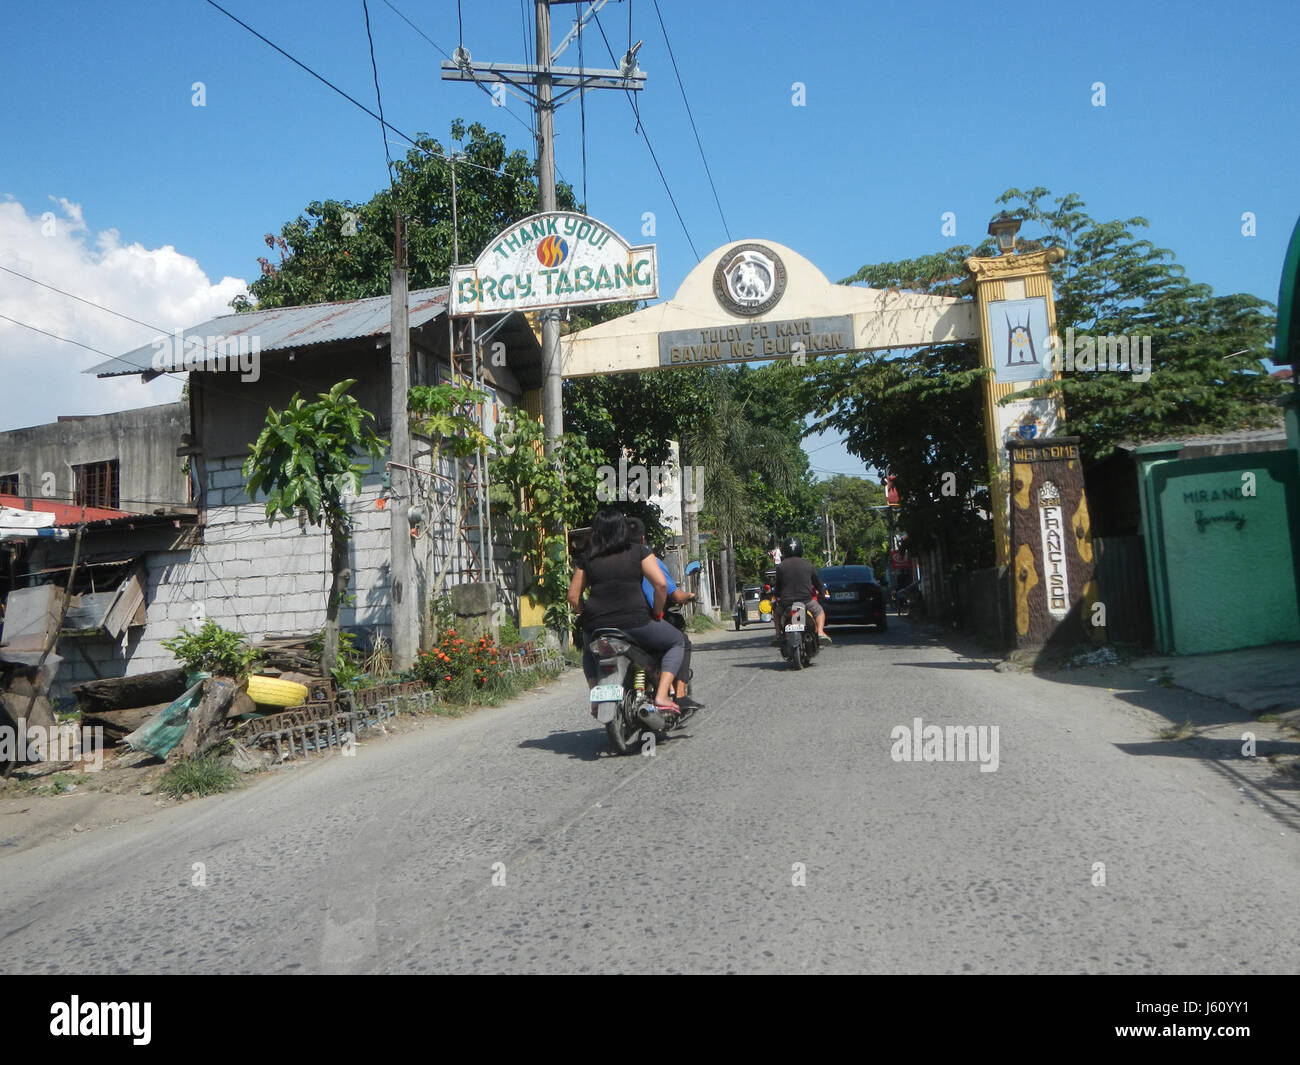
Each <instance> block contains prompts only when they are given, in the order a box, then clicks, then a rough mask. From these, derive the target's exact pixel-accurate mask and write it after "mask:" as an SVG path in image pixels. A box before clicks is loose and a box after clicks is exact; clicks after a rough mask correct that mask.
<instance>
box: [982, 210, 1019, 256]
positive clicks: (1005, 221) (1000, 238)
mask: <svg viewBox="0 0 1300 1065" xmlns="http://www.w3.org/2000/svg"><path fill="white" fill-rule="evenodd" d="M1018 232H1020V219H1019V218H1010V217H1008V216H1007V215H1005V214H1002V215H999V216H998V217H997V218H995V219H993V221H992V222H990V223H989V236H990V237H994V238H996V240H997V242H998V254H999V255H1011V254H1013V253H1014V252H1015V250H1016V234H1017V233H1018Z"/></svg>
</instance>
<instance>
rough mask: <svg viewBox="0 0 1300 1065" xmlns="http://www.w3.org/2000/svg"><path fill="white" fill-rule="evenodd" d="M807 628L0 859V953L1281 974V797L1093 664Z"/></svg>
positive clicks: (624, 967) (71, 967) (273, 967)
mask: <svg viewBox="0 0 1300 1065" xmlns="http://www.w3.org/2000/svg"><path fill="white" fill-rule="evenodd" d="M832 632H833V633H835V639H836V643H835V645H834V646H833V647H830V648H828V649H826V650H825V651H824V652H823V653H822V654H821V655H820V656H819V657H818V658H817V659H816V661H815V662H814V664H813V665H812V667H811V668H809V669H807V670H805V671H803V672H801V673H793V672H789V671H787V670H786V669H785V668H784V666H783V664H782V663H781V662H780V660H779V658H778V656H777V653H776V651H774V650H772V649H771V648H769V647H768V646H767V631H766V630H763V631H761V632H760V631H759V630H758V629H757V628H755V627H750V628H749V629H746V630H744V631H742V632H739V633H732V632H726V633H723V634H720V635H717V636H715V637H714V638H713V639H712V640H711V641H710V642H708V643H706V644H703V645H701V646H700V647H699V648H698V650H697V654H696V659H695V661H696V669H697V674H698V677H699V683H698V685H697V689H696V690H697V693H698V694H699V696H700V697H701V698H702V699H704V700H705V701H706V702H707V703H708V709H707V710H705V711H703V712H702V713H701V714H700V715H698V716H697V717H696V718H695V720H694V721H693V722H692V723H691V724H690V726H689V727H688V728H687V729H686V730H685V734H684V735H680V736H678V737H676V738H673V739H671V740H670V741H668V742H667V743H664V744H662V745H660V746H658V747H657V748H655V752H654V754H653V755H636V756H631V757H622V758H619V757H614V756H611V755H610V754H608V752H607V748H606V740H605V737H604V733H603V730H601V729H599V728H598V727H596V725H595V722H593V721H592V720H591V719H590V718H589V717H588V716H587V712H586V707H585V704H584V702H583V697H584V692H583V683H582V679H581V676H580V675H579V674H578V673H577V672H576V671H571V672H570V673H568V674H566V675H565V676H564V677H563V678H561V679H560V680H558V681H555V682H553V683H552V684H551V685H549V686H548V688H546V689H545V690H543V691H541V692H535V693H532V694H530V695H527V696H525V697H522V698H520V699H518V700H516V701H515V702H514V703H512V704H511V705H509V706H507V707H502V708H497V709H491V710H485V711H482V712H479V713H477V714H475V715H473V716H470V717H467V718H464V719H460V720H455V721H445V720H438V721H434V722H430V723H428V724H427V725H426V726H424V727H421V728H419V729H417V730H415V731H414V732H408V733H407V734H405V735H401V736H396V737H390V738H387V739H380V740H377V741H374V742H369V743H365V744H362V745H361V746H360V748H359V750H358V752H357V754H356V756H355V757H352V758H346V757H342V756H338V755H331V756H329V757H322V758H321V759H319V760H315V761H313V762H312V763H311V764H309V765H305V766H304V767H301V768H297V769H293V770H289V771H277V772H273V773H271V774H270V775H269V776H270V779H262V780H261V781H260V782H258V783H257V784H256V786H253V787H250V788H247V789H245V790H242V791H239V792H235V793H230V794H226V795H222V796H217V797H214V798H209V799H203V800H196V801H191V802H187V803H184V804H181V805H179V806H176V807H174V808H169V809H164V810H159V811H158V812H157V813H155V814H153V815H151V816H150V817H149V818H147V819H144V820H137V821H133V822H131V823H129V824H127V825H121V826H116V827H114V828H112V829H111V830H110V829H104V830H99V831H94V832H89V833H83V834H81V835H79V836H76V837H73V838H70V839H66V840H59V841H57V842H53V843H49V844H46V845H43V846H39V847H35V848H33V849H30V850H26V851H23V852H21V853H17V854H11V855H9V856H7V857H5V856H4V852H3V851H0V900H3V902H0V943H2V944H3V949H2V950H0V971H4V972H65V973H69V972H70V973H116V972H147V973H153V972H164V973H246V972H267V973H279V972H335V973H338V972H343V973H354V972H393V973H405V972H611V971H620V972H710V973H713V972H738V973H760V972H881V973H893V972H957V973H960V972H979V973H992V972H998V973H1021V972H1030V973H1038V972H1052V973H1055V972H1091V973H1141V972H1159V973H1205V972H1213V973H1220V972H1222V973H1239V972H1240V973H1255V972H1283V971H1286V972H1290V971H1293V969H1294V964H1295V957H1294V946H1293V939H1292V937H1291V936H1290V935H1289V934H1281V931H1280V930H1285V929H1287V928H1288V927H1289V925H1290V923H1291V922H1290V914H1291V913H1292V912H1293V909H1294V899H1295V885H1296V883H1297V882H1300V876H1298V874H1300V845H1298V841H1300V836H1297V832H1296V828H1297V825H1296V823H1295V822H1294V821H1288V819H1287V817H1286V816H1285V810H1283V816H1278V815H1277V813H1276V811H1274V810H1272V809H1265V808H1264V807H1262V806H1261V805H1260V802H1259V801H1258V800H1257V797H1256V796H1254V795H1252V794H1250V789H1249V788H1247V789H1246V790H1245V791H1239V790H1238V785H1237V783H1236V777H1235V776H1225V774H1224V773H1223V772H1220V771H1216V770H1215V768H1214V767H1213V766H1211V765H1208V764H1206V762H1205V761H1203V760H1202V759H1199V758H1195V757H1188V756H1186V754H1185V753H1180V745H1179V744H1177V743H1166V742H1164V741H1157V740H1155V739H1154V737H1153V726H1152V721H1153V718H1152V717H1151V716H1150V715H1148V713H1147V711H1145V710H1143V709H1140V708H1138V707H1137V706H1135V705H1133V702H1132V701H1131V700H1125V699H1123V698H1121V697H1120V696H1119V695H1117V694H1112V693H1109V692H1107V690H1106V689H1105V688H1104V687H1097V686H1095V685H1089V684H1087V683H1082V682H1073V681H1070V682H1067V681H1063V680H1060V679H1058V680H1048V679H1042V678H1039V677H1033V676H1028V675H1022V674H1008V673H999V672H996V671H995V670H994V669H993V668H992V666H993V662H992V661H991V660H986V659H981V658H964V657H962V656H961V655H959V654H958V653H956V652H955V651H953V650H951V649H949V648H948V647H945V646H943V645H941V644H939V643H937V642H935V640H934V639H933V638H927V637H926V636H924V635H922V634H920V633H919V632H914V631H913V629H912V628H911V626H909V625H908V624H907V623H906V622H904V621H897V620H895V621H894V622H893V626H892V627H891V629H890V631H889V632H888V633H887V634H885V635H880V634H876V633H873V632H871V631H870V630H865V629H848V630H832ZM1064 676H1065V677H1069V676H1070V675H1068V674H1066V675H1064ZM917 718H919V719H921V726H920V727H921V728H924V726H926V725H931V724H935V725H939V726H963V727H964V726H976V727H978V726H984V727H986V728H988V727H991V726H997V728H998V733H997V735H998V751H997V754H998V760H997V768H996V771H981V765H980V762H979V761H976V760H969V759H968V760H966V761H938V760H934V761H924V760H923V761H911V760H908V761H900V760H896V758H895V755H901V748H900V742H899V741H898V740H897V739H896V738H895V737H896V736H897V735H898V733H895V729H903V730H905V731H906V732H907V733H908V734H909V735H910V733H911V731H912V730H913V727H914V721H915V719H917ZM984 735H985V737H986V738H990V742H991V737H992V735H993V734H992V733H991V732H985V733H984ZM901 747H903V748H906V749H907V751H908V752H909V753H910V752H911V750H912V747H911V742H910V740H909V741H906V742H904V743H902V744H901ZM932 753H933V752H932ZM957 753H960V752H959V751H956V750H955V751H954V755H955V754H957ZM985 753H986V754H987V753H989V751H988V748H987V745H986V748H985ZM974 757H975V755H974V753H972V754H971V758H974ZM985 764H991V761H990V760H988V759H986V760H985ZM55 801H57V800H55ZM1099 863H1100V864H1099ZM1103 881H1104V882H1103ZM200 885H201V886H200Z"/></svg>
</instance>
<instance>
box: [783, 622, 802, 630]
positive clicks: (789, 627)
mask: <svg viewBox="0 0 1300 1065" xmlns="http://www.w3.org/2000/svg"><path fill="white" fill-rule="evenodd" d="M785 631H786V632H803V626H802V625H800V624H799V623H798V622H793V621H792V622H791V623H790V624H789V625H787V626H786V627H785Z"/></svg>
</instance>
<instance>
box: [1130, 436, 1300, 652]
mask: <svg viewBox="0 0 1300 1065" xmlns="http://www.w3.org/2000/svg"><path fill="white" fill-rule="evenodd" d="M1142 450H1143V451H1146V449H1142ZM1169 454H1171V452H1169V451H1167V450H1166V451H1163V452H1162V451H1160V450H1158V449H1155V448H1153V449H1151V451H1150V452H1147V453H1146V454H1143V453H1141V452H1140V453H1139V461H1140V462H1141V463H1142V466H1141V473H1140V480H1141V494H1142V517H1143V527H1144V533H1145V535H1146V541H1147V565H1148V572H1149V576H1150V579H1151V597H1152V612H1153V614H1154V616H1155V627H1156V642H1157V644H1158V646H1159V647H1160V649H1161V650H1162V651H1166V652H1175V653H1177V654H1201V653H1204V652H1208V651H1225V650H1230V649H1232V648H1236V647H1254V646H1258V645H1260V644H1268V643H1276V642H1279V641H1282V640H1300V474H1298V473H1297V465H1296V456H1295V452H1293V451H1291V450H1286V451H1269V452H1257V453H1253V454H1245V455H1223V456H1216V457H1213V458H1202V459H1189V460H1184V461H1178V460H1174V459H1170V458H1167V457H1165V456H1167V455H1169ZM1244 474H1252V475H1253V477H1254V486H1253V487H1254V494H1253V495H1252V494H1250V487H1249V484H1248V480H1247V479H1246V478H1245V477H1243V475H1244Z"/></svg>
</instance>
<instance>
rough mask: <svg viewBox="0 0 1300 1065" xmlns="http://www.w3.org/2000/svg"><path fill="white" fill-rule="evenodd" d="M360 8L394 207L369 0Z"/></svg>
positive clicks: (391, 169) (391, 159)
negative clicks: (368, 49)
mask: <svg viewBox="0 0 1300 1065" xmlns="http://www.w3.org/2000/svg"><path fill="white" fill-rule="evenodd" d="M361 10H362V11H363V12H365V16H366V42H367V43H368V44H369V45H370V72H371V73H372V74H373V75H374V78H375V103H376V105H377V106H378V107H379V132H380V133H382V134H383V135H384V158H385V159H386V160H387V161H388V187H389V189H390V191H391V192H392V193H393V200H394V207H396V200H397V188H396V185H395V183H394V181H393V153H392V152H391V151H389V149H388V127H387V125H386V124H385V122H384V97H383V95H382V94H381V93H380V92H379V65H378V64H377V63H376V62H375V38H374V37H373V36H372V35H371V33H370V4H369V0H361Z"/></svg>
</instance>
